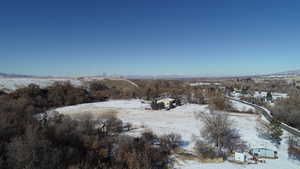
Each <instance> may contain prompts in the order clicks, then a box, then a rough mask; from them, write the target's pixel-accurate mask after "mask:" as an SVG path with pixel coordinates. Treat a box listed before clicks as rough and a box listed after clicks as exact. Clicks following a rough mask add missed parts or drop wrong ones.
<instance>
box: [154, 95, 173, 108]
mask: <svg viewBox="0 0 300 169" xmlns="http://www.w3.org/2000/svg"><path fill="white" fill-rule="evenodd" d="M156 103H157V104H159V103H163V104H164V106H165V108H166V109H170V108H171V106H172V105H173V106H176V103H175V99H172V98H164V99H161V100H158V101H157V102H156Z"/></svg>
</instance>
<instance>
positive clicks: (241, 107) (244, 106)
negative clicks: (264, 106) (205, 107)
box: [230, 100, 255, 112]
mask: <svg viewBox="0 0 300 169" xmlns="http://www.w3.org/2000/svg"><path fill="white" fill-rule="evenodd" d="M230 102H231V105H232V107H233V108H234V109H236V110H238V111H241V112H245V111H252V112H255V108H253V107H252V106H249V105H247V104H241V103H240V102H238V101H235V100H230Z"/></svg>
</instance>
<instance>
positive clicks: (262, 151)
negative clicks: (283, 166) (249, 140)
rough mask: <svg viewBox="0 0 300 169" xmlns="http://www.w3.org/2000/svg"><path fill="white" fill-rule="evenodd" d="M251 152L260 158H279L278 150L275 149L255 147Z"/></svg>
mask: <svg viewBox="0 0 300 169" xmlns="http://www.w3.org/2000/svg"><path fill="white" fill-rule="evenodd" d="M249 153H250V154H251V155H252V156H254V157H258V158H278V156H277V151H273V150H270V149H267V148H253V149H251V150H250V151H249Z"/></svg>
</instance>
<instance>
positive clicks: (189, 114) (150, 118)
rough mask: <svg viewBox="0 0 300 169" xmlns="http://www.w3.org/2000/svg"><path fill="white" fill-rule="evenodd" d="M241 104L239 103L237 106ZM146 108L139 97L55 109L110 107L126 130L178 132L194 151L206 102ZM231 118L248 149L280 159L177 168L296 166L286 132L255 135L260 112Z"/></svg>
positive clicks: (66, 111) (189, 164)
mask: <svg viewBox="0 0 300 169" xmlns="http://www.w3.org/2000/svg"><path fill="white" fill-rule="evenodd" d="M238 104H240V105H238ZM235 105H236V106H237V107H239V108H244V107H246V108H249V107H248V106H247V105H243V104H242V103H238V102H236V103H235ZM147 107H149V104H148V103H145V102H142V101H141V100H112V101H107V102H100V103H90V104H81V105H76V106H69V107H63V108H58V109H56V111H58V112H60V113H62V114H68V115H71V116H72V115H76V114H84V113H87V112H90V113H91V114H93V115H95V116H97V115H99V114H102V113H104V112H108V111H111V110H114V111H117V112H118V113H117V116H118V117H119V118H120V119H122V120H123V121H124V122H130V123H132V124H133V125H134V126H135V127H138V129H137V130H133V131H132V132H130V133H128V134H131V135H138V134H140V133H141V131H143V130H147V129H150V130H152V131H153V132H154V133H156V134H158V135H162V134H168V133H172V132H174V133H178V134H180V135H181V136H182V138H183V140H184V141H185V142H186V143H187V144H186V145H185V146H184V147H183V148H184V149H186V150H187V151H191V152H192V151H193V146H194V144H195V141H194V138H195V137H201V136H200V132H199V130H200V128H201V122H200V121H198V120H196V119H195V116H194V114H195V112H208V110H207V106H206V105H196V104H186V105H183V106H180V107H177V108H175V109H172V110H170V111H166V110H160V111H153V110H145V108H147ZM229 116H230V118H231V119H232V120H233V121H234V126H235V127H236V128H237V129H239V131H240V134H241V136H242V139H244V140H245V141H247V143H248V144H249V146H250V147H251V148H261V147H264V148H269V149H272V150H276V151H278V156H279V159H277V160H266V163H265V164H257V165H254V164H252V165H238V164H233V163H229V162H224V163H219V164H214V163H209V164H206V163H199V162H197V161H182V160H179V159H178V161H177V163H176V165H175V167H176V168H178V169H227V168H234V169H236V168H246V169H299V168H300V162H298V161H293V160H291V159H289V157H288V152H287V148H288V145H287V136H288V135H287V133H284V136H283V141H282V144H281V145H280V146H279V147H276V146H274V145H273V144H272V143H270V142H269V141H268V140H265V139H263V138H260V137H259V136H258V133H257V130H256V125H257V123H259V121H258V120H257V119H259V118H260V117H259V115H252V114H236V113H230V114H229Z"/></svg>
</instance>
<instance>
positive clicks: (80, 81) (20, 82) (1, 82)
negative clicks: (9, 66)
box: [0, 77, 138, 92]
mask: <svg viewBox="0 0 300 169" xmlns="http://www.w3.org/2000/svg"><path fill="white" fill-rule="evenodd" d="M93 80H103V82H104V84H106V83H107V84H109V83H112V82H114V85H115V84H116V85H117V84H120V85H123V86H124V85H125V84H126V85H127V86H126V87H128V86H132V87H138V86H137V85H136V84H135V83H133V82H132V81H130V80H127V79H120V78H105V79H104V78H102V77H83V78H36V77H34V78H28V77H27V78H26V77H22V78H10V77H0V89H2V90H6V91H8V92H10V91H14V90H16V89H18V88H21V87H26V86H28V85H29V84H36V85H39V86H40V87H41V88H45V87H47V86H49V85H52V84H53V83H55V82H67V81H68V82H70V83H71V84H72V85H74V86H82V85H84V84H85V82H88V81H93Z"/></svg>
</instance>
